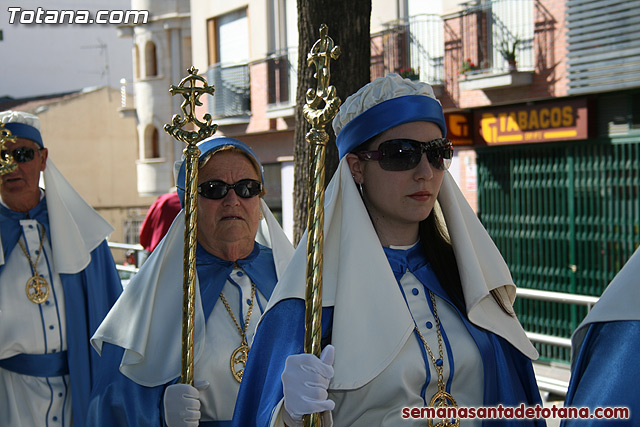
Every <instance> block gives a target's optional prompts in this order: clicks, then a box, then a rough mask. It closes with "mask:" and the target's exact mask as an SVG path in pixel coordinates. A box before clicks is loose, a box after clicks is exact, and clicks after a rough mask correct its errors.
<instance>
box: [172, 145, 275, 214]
mask: <svg viewBox="0 0 640 427" xmlns="http://www.w3.org/2000/svg"><path fill="white" fill-rule="evenodd" d="M225 147H235V148H237V149H239V150H241V151H243V152H244V153H246V154H247V155H248V157H249V158H250V159H251V160H252V161H253V162H254V163H255V164H256V165H257V166H258V169H259V170H260V180H261V181H262V183H263V184H264V174H263V173H262V164H261V163H260V161H259V160H258V157H257V156H256V153H254V152H253V150H252V149H251V148H250V147H249V146H248V145H247V144H245V143H244V142H242V141H238V140H237V139H235V138H229V137H224V136H223V137H213V138H208V139H205V140H204V141H202V142H201V143H199V144H198V148H199V149H200V155H199V156H198V163H199V162H202V161H203V160H204V159H205V158H206V157H207V156H208V155H209V154H211V153H215V152H216V151H219V150H221V149H223V148H225ZM186 173H187V172H186V165H185V162H182V165H180V171H179V172H178V179H177V182H176V189H177V192H178V197H179V198H180V206H181V207H183V208H184V191H185V190H184V186H185V183H184V181H185V175H186Z"/></svg>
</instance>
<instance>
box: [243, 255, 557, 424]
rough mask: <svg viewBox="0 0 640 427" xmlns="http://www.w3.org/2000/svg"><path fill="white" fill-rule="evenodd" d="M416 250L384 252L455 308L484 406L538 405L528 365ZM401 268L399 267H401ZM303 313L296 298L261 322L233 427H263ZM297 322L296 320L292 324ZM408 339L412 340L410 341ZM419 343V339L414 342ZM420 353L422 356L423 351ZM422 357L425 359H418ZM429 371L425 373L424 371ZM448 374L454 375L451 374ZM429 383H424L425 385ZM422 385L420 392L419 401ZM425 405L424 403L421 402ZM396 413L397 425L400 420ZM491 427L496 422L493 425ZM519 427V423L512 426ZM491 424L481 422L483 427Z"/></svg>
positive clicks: (298, 342)
mask: <svg viewBox="0 0 640 427" xmlns="http://www.w3.org/2000/svg"><path fill="white" fill-rule="evenodd" d="M414 248H416V250H410V251H401V252H407V255H408V259H405V260H398V259H394V257H395V256H396V255H398V253H399V252H400V251H397V252H395V253H394V251H393V250H391V251H389V250H387V248H385V253H386V254H387V257H388V259H389V260H390V263H391V265H392V267H393V268H392V269H393V270H394V275H395V276H396V278H397V279H399V276H401V275H402V274H404V272H405V271H406V267H407V266H409V267H415V269H414V268H410V269H411V270H412V272H413V274H414V275H415V276H416V277H417V278H418V280H420V282H421V283H423V285H425V288H426V289H430V290H431V291H433V292H434V293H435V294H436V295H438V296H439V297H440V298H442V299H444V300H446V301H447V302H449V303H451V305H452V306H453V307H456V310H457V312H458V314H459V315H460V318H461V319H462V321H463V323H464V325H465V326H466V328H467V330H468V331H469V334H470V335H471V337H472V338H473V340H474V341H475V343H476V345H477V346H478V350H479V351H480V354H481V355H482V360H483V367H484V405H485V406H495V405H497V404H499V403H502V404H503V405H504V406H514V407H515V406H517V405H519V404H520V403H524V404H525V405H528V406H531V405H535V404H536V403H541V399H540V392H539V390H538V386H537V384H536V381H535V376H534V373H533V366H532V364H531V360H529V359H528V358H527V357H526V356H524V355H523V354H522V353H520V352H519V351H518V350H516V349H515V348H514V347H513V346H512V345H511V344H509V343H508V342H507V341H506V340H504V339H503V338H501V337H499V336H497V335H495V334H493V333H491V332H488V331H485V330H482V329H480V328H478V327H476V326H474V325H473V324H471V322H469V320H468V319H467V318H466V315H463V314H462V312H461V311H460V310H459V309H458V308H457V305H456V304H453V303H452V300H451V298H450V297H449V295H448V294H447V293H446V292H445V291H444V289H443V288H442V286H441V285H440V283H439V282H438V280H437V279H435V280H434V278H435V276H434V275H433V271H432V270H431V267H430V266H429V264H428V263H426V261H425V260H424V258H423V256H422V254H421V252H420V251H421V250H420V248H419V245H416V247H414ZM403 262H404V263H405V264H404V265H401V264H402V263H403ZM304 311H305V303H304V301H303V300H301V299H297V298H290V299H285V300H282V301H280V302H278V303H277V304H276V305H275V306H273V307H272V308H271V309H270V310H269V311H268V312H267V313H265V315H264V317H263V318H262V320H261V322H260V325H259V326H258V330H257V331H256V335H255V337H254V340H253V345H252V347H251V353H250V354H251V355H250V357H249V360H248V362H247V366H246V368H245V371H244V375H243V379H242V383H241V384H240V391H239V393H238V399H237V400H236V407H235V411H234V418H233V424H232V425H234V426H239V427H241V426H261V427H262V426H265V427H266V426H268V425H269V422H270V419H271V413H272V411H273V409H274V407H275V406H276V405H277V404H278V402H279V401H280V399H282V397H283V393H282V382H281V379H280V376H281V375H282V371H283V370H284V364H285V360H286V358H287V356H289V355H291V354H297V353H302V352H303V348H304V329H305V328H304ZM332 314H333V309H332V307H325V308H323V310H322V337H323V340H322V341H323V346H324V345H326V344H328V343H329V342H330V339H331V328H332ZM292 319H298V321H297V322H296V321H292ZM410 339H411V338H410ZM414 339H417V340H418V341H419V342H420V345H422V343H421V340H420V339H419V338H418V337H414ZM423 353H424V352H423ZM423 357H424V355H423ZM427 372H428V371H427ZM452 372H453V371H452ZM428 381H429V379H428V378H427V383H428ZM425 390H426V384H425V386H424V387H423V390H422V391H421V394H422V396H423V399H424V398H425V396H424V393H425ZM425 406H427V402H426V401H425ZM400 417H401V414H400V413H398V422H399V423H400V422H401V421H400V420H401V418H400ZM494 423H496V422H495V421H494ZM510 423H511V421H507V420H499V421H498V422H497V424H499V425H510ZM513 423H514V424H515V423H517V424H518V425H520V424H521V423H522V422H521V421H517V422H515V421H514V422H513ZM490 424H491V423H488V422H485V423H484V425H490ZM529 424H530V425H545V422H544V421H539V420H531V421H529Z"/></svg>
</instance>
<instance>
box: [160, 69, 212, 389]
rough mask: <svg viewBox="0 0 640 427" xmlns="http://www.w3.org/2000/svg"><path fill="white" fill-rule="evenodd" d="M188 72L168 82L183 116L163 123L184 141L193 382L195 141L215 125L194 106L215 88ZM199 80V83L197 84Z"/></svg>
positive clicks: (185, 287) (187, 320)
mask: <svg viewBox="0 0 640 427" xmlns="http://www.w3.org/2000/svg"><path fill="white" fill-rule="evenodd" d="M187 71H188V72H189V75H188V76H187V77H185V78H183V79H182V80H181V81H180V84H179V85H178V86H174V85H171V87H170V89H169V92H170V93H171V95H176V94H180V95H182V96H183V97H184V101H183V102H182V105H181V106H180V108H181V109H182V112H183V113H184V119H183V118H181V117H180V115H178V114H176V115H174V116H173V120H172V124H171V125H169V124H166V125H164V130H165V131H166V132H167V133H169V134H170V135H171V136H173V137H174V138H175V139H177V140H179V141H182V142H184V143H186V144H187V146H186V148H185V149H184V157H185V160H184V162H185V186H184V187H185V188H184V191H185V193H184V263H183V270H184V274H183V282H182V371H181V381H182V382H183V383H184V384H191V385H193V368H194V354H193V351H194V327H195V306H196V303H195V292H196V290H195V289H196V245H197V236H198V223H197V220H198V210H197V205H198V203H197V202H198V193H197V191H198V156H200V149H199V148H198V147H197V145H196V144H197V143H198V142H200V141H202V140H203V139H205V138H208V137H210V136H211V135H213V134H214V133H215V131H216V129H218V125H214V124H211V120H212V119H211V114H209V113H207V114H205V115H204V116H202V118H203V120H204V122H202V121H200V120H198V119H197V118H196V116H195V110H196V107H199V106H201V105H202V102H200V99H199V98H200V96H202V95H203V94H205V93H208V94H210V95H213V92H214V88H213V86H209V85H208V84H207V81H206V80H205V79H204V78H203V77H200V76H199V75H198V70H197V69H196V68H195V67H193V66H192V67H191V68H189V70H187ZM198 82H201V83H202V86H198V85H197V83H198ZM187 123H194V124H195V125H196V126H198V131H186V130H183V129H182V127H183V126H184V125H186V124H187Z"/></svg>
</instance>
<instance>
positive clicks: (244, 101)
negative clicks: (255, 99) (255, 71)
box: [207, 64, 251, 118]
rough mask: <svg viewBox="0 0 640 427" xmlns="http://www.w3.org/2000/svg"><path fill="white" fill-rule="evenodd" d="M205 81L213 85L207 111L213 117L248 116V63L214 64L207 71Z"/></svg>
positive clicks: (249, 100) (249, 105) (249, 101)
mask: <svg viewBox="0 0 640 427" xmlns="http://www.w3.org/2000/svg"><path fill="white" fill-rule="evenodd" d="M207 81H208V83H209V84H212V83H213V85H214V86H215V89H216V92H215V96H214V97H213V102H212V103H210V104H209V113H210V114H211V115H212V116H213V117H214V118H227V117H236V116H248V115H249V114H250V113H251V97H250V87H249V64H235V65H224V64H216V65H213V66H211V67H210V68H209V70H208V71H207Z"/></svg>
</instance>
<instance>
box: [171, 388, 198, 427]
mask: <svg viewBox="0 0 640 427" xmlns="http://www.w3.org/2000/svg"><path fill="white" fill-rule="evenodd" d="M207 388H209V383H208V382H206V381H199V382H197V383H196V384H195V387H193V386H191V385H189V384H172V385H170V386H169V387H167V389H166V390H165V391H164V420H165V422H166V423H167V426H169V427H197V426H198V425H200V400H199V398H200V391H202V390H206V389H207Z"/></svg>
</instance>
